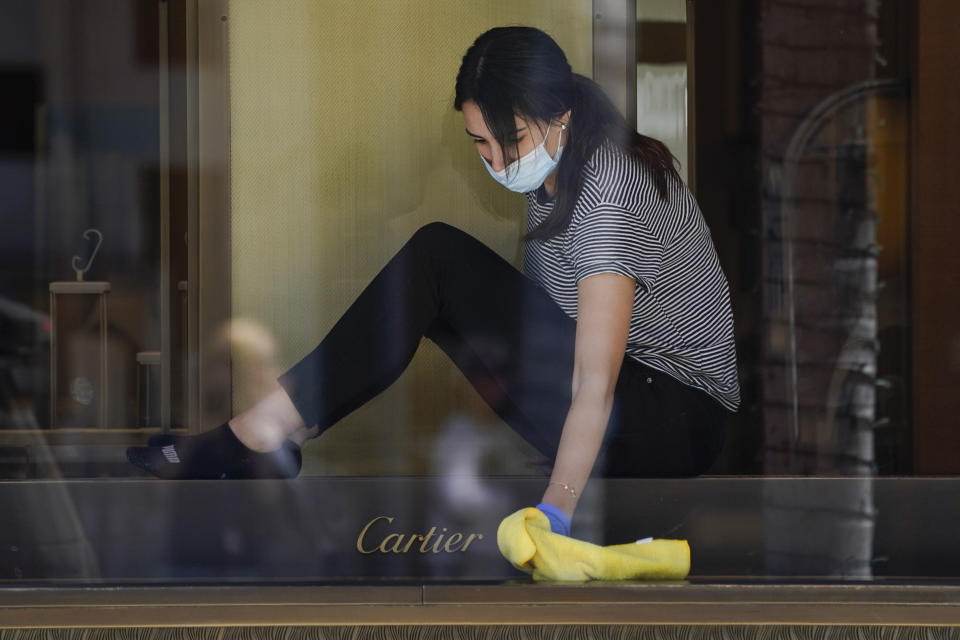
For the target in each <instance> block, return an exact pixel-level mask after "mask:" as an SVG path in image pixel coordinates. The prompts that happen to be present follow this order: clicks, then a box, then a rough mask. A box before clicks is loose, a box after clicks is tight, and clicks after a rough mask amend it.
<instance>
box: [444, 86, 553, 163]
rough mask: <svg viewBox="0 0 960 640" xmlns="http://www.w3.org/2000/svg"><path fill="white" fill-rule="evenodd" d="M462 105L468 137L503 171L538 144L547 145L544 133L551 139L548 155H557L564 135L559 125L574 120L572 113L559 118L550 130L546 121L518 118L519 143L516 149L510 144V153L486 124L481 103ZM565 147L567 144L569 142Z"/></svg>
mask: <svg viewBox="0 0 960 640" xmlns="http://www.w3.org/2000/svg"><path fill="white" fill-rule="evenodd" d="M461 106H462V111H463V122H464V125H466V129H467V135H469V136H470V137H471V138H473V141H474V144H476V145H477V150H478V151H479V152H480V155H481V156H482V157H483V159H484V160H486V161H487V163H488V164H489V165H490V168H491V169H493V170H494V171H502V170H503V169H504V168H505V167H506V166H507V165H509V164H510V163H511V162H514V161H515V160H516V159H517V158H519V157H522V156H524V155H526V154H528V153H530V152H531V151H533V149H534V148H535V147H536V146H537V145H539V144H540V143H541V142H543V136H544V134H546V136H547V144H546V145H545V148H546V150H547V153H549V154H550V157H554V156H556V155H557V150H558V149H559V147H560V132H561V130H560V127H559V126H557V124H559V123H561V122H562V123H567V122H569V120H570V112H569V111H568V112H567V113H565V114H564V115H563V116H561V117H560V118H558V120H557V122H556V123H554V126H552V127H550V130H549V131H547V123H546V122H543V121H539V120H534V119H532V118H523V117H521V116H515V118H516V123H517V133H516V136H517V144H516V146H514V145H510V144H508V145H507V148H506V150H504V149H501V148H500V145H499V144H497V141H496V139H495V138H494V137H493V134H492V133H490V130H489V129H488V128H487V123H486V122H484V121H483V114H482V113H481V112H480V107H478V106H477V103H476V102H473V101H472V100H467V101H465V102H464V103H463V105H461ZM568 132H569V130H568V131H565V132H564V136H566V134H567V133H568ZM564 144H566V141H565V140H564Z"/></svg>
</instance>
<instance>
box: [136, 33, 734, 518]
mask: <svg viewBox="0 0 960 640" xmlns="http://www.w3.org/2000/svg"><path fill="white" fill-rule="evenodd" d="M454 106H455V108H456V109H458V110H460V111H462V113H463V118H464V123H465V125H466V131H467V134H468V135H469V136H470V138H471V139H472V140H473V142H474V143H475V144H476V148H477V150H478V152H479V154H480V156H481V158H482V162H483V165H484V166H485V167H486V169H487V171H489V172H490V174H491V176H493V178H494V179H496V180H497V181H498V182H500V183H501V184H503V185H504V186H506V187H507V188H509V189H511V190H514V191H518V192H524V193H526V194H527V203H528V210H527V211H528V221H527V226H528V234H527V236H526V237H525V240H526V244H525V246H524V271H525V274H524V273H521V272H519V271H517V270H516V269H515V268H514V267H513V266H511V265H510V264H509V263H507V262H506V261H504V260H503V259H501V258H500V257H499V256H498V255H497V254H496V253H494V252H493V251H492V250H490V249H489V248H487V247H486V246H484V245H483V244H481V243H480V242H479V241H477V240H476V239H474V238H473V237H471V236H469V235H468V234H466V233H464V232H462V231H460V230H458V229H456V228H454V227H451V226H449V225H446V224H443V223H439V222H437V223H431V224H428V225H426V226H424V227H422V228H420V229H419V230H418V231H417V232H416V233H414V234H413V236H412V237H411V238H410V240H409V241H408V242H407V243H406V244H405V245H404V246H403V247H402V248H401V249H400V250H399V252H398V253H397V254H396V255H395V256H394V257H393V258H392V259H391V260H390V261H389V262H388V263H387V265H386V266H385V267H384V268H383V269H382V270H381V271H380V273H379V274H377V276H376V277H375V278H374V279H373V281H372V282H371V283H370V284H369V285H368V286H367V287H366V288H365V289H364V290H363V292H361V294H360V295H359V297H358V298H357V299H356V301H355V302H354V303H353V304H352V305H351V306H350V308H349V309H347V311H346V312H345V314H344V315H343V317H342V318H340V320H339V321H338V322H337V323H336V324H335V326H334V327H333V328H332V329H331V330H330V332H329V333H328V334H327V335H326V337H324V339H323V340H322V341H321V342H320V344H319V345H318V346H317V347H316V349H314V350H313V351H312V352H311V353H310V354H309V355H307V356H306V357H305V358H304V359H303V360H301V361H300V362H298V363H297V364H296V365H294V366H293V367H292V368H291V369H290V370H289V371H287V372H286V373H284V374H283V375H282V376H280V378H279V381H280V384H281V386H282V389H278V390H276V391H275V392H274V393H272V394H270V395H269V396H267V397H265V398H264V399H263V400H262V401H260V402H259V403H257V404H256V405H255V406H253V407H252V408H251V409H250V410H248V411H246V412H244V413H241V414H239V415H238V416H236V417H234V418H233V419H232V420H230V421H229V422H228V423H226V424H224V425H221V426H220V427H218V428H216V429H213V430H211V431H208V432H205V433H202V434H199V435H197V436H192V437H188V436H184V437H180V438H176V437H172V436H162V437H160V438H154V439H153V441H152V446H149V447H134V448H131V449H130V450H128V456H129V457H130V459H131V461H133V462H134V464H137V465H138V466H140V467H142V468H144V469H147V470H148V471H150V472H152V473H154V474H155V475H158V476H161V477H181V478H182V477H189V478H211V477H212V478H221V477H223V478H233V477H289V476H293V475H296V473H298V471H299V451H297V450H296V447H295V446H292V445H291V444H290V442H289V440H286V437H287V436H288V435H289V434H291V433H293V432H295V431H298V430H302V429H304V428H305V427H307V426H310V427H316V428H317V430H318V433H322V432H323V431H324V430H326V429H327V428H329V427H330V426H331V425H333V424H334V423H336V422H337V421H338V420H339V419H340V418H342V417H343V416H345V415H347V414H348V413H350V412H351V411H353V410H354V409H356V408H358V407H359V406H361V405H362V404H363V403H365V402H366V401H367V400H369V399H370V398H372V397H373V396H375V395H376V394H378V393H380V392H381V391H383V390H384V389H385V388H387V387H388V386H389V385H390V384H391V383H392V382H393V381H394V380H395V379H396V378H397V377H398V376H399V375H400V373H401V372H402V371H403V370H404V368H405V367H406V366H407V364H408V363H409V362H410V360H411V358H412V357H413V354H414V352H415V351H416V349H417V346H418V344H419V341H420V339H421V337H427V338H429V339H431V340H433V341H434V342H435V343H437V345H439V346H440V347H441V348H442V349H443V350H444V352H445V353H446V354H447V355H449V356H450V358H451V359H452V360H453V361H454V363H456V365H457V366H458V367H459V369H460V370H461V371H463V373H464V374H465V375H466V376H467V378H468V379H470V380H471V382H472V383H474V386H475V387H476V388H477V391H478V392H479V393H480V395H481V396H482V397H483V398H484V400H486V401H487V402H488V403H489V404H490V406H491V407H492V408H493V410H494V411H496V412H497V414H498V415H499V416H500V417H501V418H502V419H503V420H504V421H505V422H506V423H508V424H509V425H510V426H511V427H513V428H514V429H515V430H516V431H517V432H518V433H519V434H520V435H521V436H523V437H524V438H525V439H526V440H527V441H529V442H530V443H531V444H532V445H534V446H535V447H536V448H537V449H538V450H540V451H541V452H542V453H543V454H545V455H546V456H548V457H549V458H550V459H551V460H552V461H553V470H552V475H551V477H550V480H549V482H548V484H547V485H546V489H545V492H544V495H543V502H542V503H541V505H538V506H541V508H542V509H543V510H544V511H545V512H546V513H547V514H548V516H550V517H551V520H552V524H553V526H554V528H555V530H558V531H564V532H565V531H567V530H568V529H567V528H568V526H569V517H570V516H571V515H572V514H573V511H574V509H575V507H576V503H577V500H578V498H579V496H580V494H581V492H582V491H583V488H584V485H585V484H586V482H587V479H588V477H589V476H590V475H591V473H602V474H606V475H611V476H692V475H697V474H699V473H702V472H703V471H704V470H705V469H706V468H707V467H709V466H710V464H711V463H712V462H713V460H714V459H715V458H716V456H717V454H718V452H719V449H720V446H721V444H722V442H723V420H724V414H725V413H726V411H727V410H736V408H737V406H738V405H739V402H740V398H739V386H738V382H737V376H736V362H735V359H736V356H735V352H734V343H733V321H732V315H731V310H730V303H729V294H728V290H727V282H726V279H725V278H724V275H723V273H722V271H721V269H720V265H719V263H718V260H717V256H716V253H715V250H714V247H713V244H712V241H711V238H710V233H709V230H708V229H707V226H706V224H705V222H704V220H703V216H702V215H701V213H700V210H699V208H698V206H697V204H696V202H695V201H694V199H693V197H692V195H691V194H690V192H689V191H688V190H687V188H686V187H685V186H684V185H683V183H682V181H681V179H680V177H679V176H678V174H677V172H676V170H675V169H674V166H673V157H672V156H671V155H670V152H669V151H668V150H667V148H666V147H664V146H663V145H662V144H661V143H659V142H657V141H655V140H653V139H650V138H647V137H645V136H642V135H640V134H638V133H636V132H635V131H634V130H633V128H632V127H631V126H629V125H628V124H627V123H626V121H625V120H624V119H623V117H622V116H621V115H620V114H619V113H618V112H617V110H616V108H615V107H614V106H613V104H612V103H611V102H610V101H609V99H608V98H607V97H606V96H605V95H604V94H603V92H602V91H601V90H600V89H599V87H598V86H597V85H596V84H595V83H593V82H592V81H591V80H589V79H587V78H585V77H583V76H580V75H577V74H574V73H572V72H571V69H570V66H569V64H568V63H567V60H566V58H565V56H564V54H563V52H562V51H561V50H560V48H559V47H558V46H557V45H556V43H555V42H554V41H553V40H552V39H551V38H550V37H549V36H547V35H546V34H544V33H543V32H541V31H538V30H536V29H532V28H527V27H506V28H497V29H492V30H490V31H488V32H486V33H484V34H482V35H481V36H480V37H479V38H478V39H477V40H476V42H474V43H473V45H472V46H471V47H470V49H469V50H468V51H467V53H466V55H465V56H464V58H463V61H462V64H461V67H460V71H459V74H458V76H457V81H456V97H455V103H454ZM601 454H602V455H601ZM598 459H599V460H601V463H600V464H597V461H598ZM595 467H596V468H595Z"/></svg>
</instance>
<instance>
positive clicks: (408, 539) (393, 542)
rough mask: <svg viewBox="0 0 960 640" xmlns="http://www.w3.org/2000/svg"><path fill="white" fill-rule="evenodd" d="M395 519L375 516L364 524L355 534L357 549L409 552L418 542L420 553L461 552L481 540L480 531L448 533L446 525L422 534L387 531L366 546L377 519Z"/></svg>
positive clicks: (432, 528)
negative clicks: (438, 529) (372, 543)
mask: <svg viewBox="0 0 960 640" xmlns="http://www.w3.org/2000/svg"><path fill="white" fill-rule="evenodd" d="M395 519H396V518H393V517H391V516H377V517H376V518H374V519H373V520H371V521H370V522H368V523H367V524H365V525H364V526H363V529H361V530H360V535H358V536H357V551H359V552H360V553H362V554H365V555H369V554H371V553H409V552H410V551H411V550H412V549H413V548H414V546H415V545H417V543H419V548H418V549H417V551H419V552H420V553H441V552H445V553H455V552H457V551H459V552H460V553H463V552H464V551H466V550H467V549H468V548H469V547H470V545H471V544H473V542H474V541H475V540H483V534H482V533H471V534H469V535H468V534H464V533H458V532H454V533H451V534H448V533H447V528H446V527H442V528H441V529H440V532H439V533H437V528H436V527H430V530H429V531H427V533H426V534H424V535H421V534H418V533H409V534H403V533H388V534H387V535H386V536H385V537H384V538H383V539H381V540H380V543H379V544H377V545H376V546H375V547H374V548H372V549H368V548H366V536H367V534H368V533H369V532H370V529H371V528H372V527H373V525H374V523H376V522H377V521H379V520H386V521H387V524H392V523H393V521H394V520H395ZM461 542H462V543H463V544H462V545H461Z"/></svg>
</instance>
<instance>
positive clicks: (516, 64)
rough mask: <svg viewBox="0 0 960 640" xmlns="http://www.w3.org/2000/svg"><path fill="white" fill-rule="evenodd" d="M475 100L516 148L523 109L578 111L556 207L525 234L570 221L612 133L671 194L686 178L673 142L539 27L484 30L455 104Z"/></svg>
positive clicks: (470, 53)
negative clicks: (589, 168)
mask: <svg viewBox="0 0 960 640" xmlns="http://www.w3.org/2000/svg"><path fill="white" fill-rule="evenodd" d="M467 101H473V102H475V103H476V104H477V107H479V109H480V113H481V114H482V115H483V120H484V122H485V123H486V125H487V128H488V129H490V133H492V134H493V137H494V138H495V139H496V141H497V143H498V144H499V145H500V148H501V149H506V148H507V145H509V144H512V145H513V146H514V148H516V145H517V142H516V128H517V127H516V120H515V116H516V115H520V116H527V117H530V118H534V119H535V120H539V121H542V122H552V121H554V120H555V119H556V118H558V117H560V116H562V115H563V114H565V113H566V112H567V111H570V123H569V125H570V127H569V129H568V133H567V136H568V137H567V140H566V141H565V142H564V148H563V155H562V156H561V158H560V164H559V166H558V167H557V190H556V200H555V205H554V208H553V211H552V212H551V214H550V215H549V216H548V217H547V218H546V219H545V220H544V221H543V222H542V223H541V224H540V225H539V226H537V228H536V229H533V230H531V231H530V232H529V233H528V234H527V235H526V236H524V239H525V240H532V239H536V240H544V239H548V238H551V237H553V236H555V235H557V234H559V233H562V232H563V231H564V229H566V228H567V226H568V225H569V224H570V219H571V218H572V217H573V208H574V205H575V204H576V202H577V199H578V198H579V197H580V191H581V189H582V188H583V167H584V165H586V163H587V160H589V159H590V157H591V156H592V155H593V153H594V152H595V151H596V150H597V148H599V147H600V145H602V144H603V143H604V141H606V140H609V141H611V142H612V143H614V144H616V145H618V146H619V147H620V148H621V149H624V150H625V151H627V152H629V153H632V154H634V155H635V156H637V157H638V158H639V159H640V161H641V162H642V163H643V164H644V166H646V167H647V168H648V169H649V170H650V171H652V173H653V180H654V185H655V186H656V189H657V192H658V193H659V194H660V197H661V198H662V199H663V200H665V201H666V200H668V198H669V196H668V193H669V192H668V189H667V181H668V180H669V179H676V180H677V182H679V181H680V176H679V174H678V173H677V170H676V168H675V167H674V157H673V155H671V153H670V151H669V149H667V147H666V146H665V145H664V144H663V143H662V142H660V141H658V140H654V139H653V138H649V137H647V136H644V135H641V134H639V133H637V131H636V130H635V129H634V127H633V126H631V125H629V124H627V121H626V120H625V119H624V117H623V116H622V115H620V112H619V111H617V108H616V107H615V106H614V105H613V103H612V102H610V99H609V98H608V97H607V96H606V94H605V93H604V92H603V90H602V89H601V88H600V87H599V86H598V85H597V84H596V83H595V82H594V81H593V80H591V79H589V78H587V77H584V76H581V75H579V74H576V73H573V72H572V70H571V68H570V64H569V63H568V62H567V57H566V56H565V55H564V54H563V51H562V50H561V49H560V47H559V46H558V45H557V43H556V42H554V41H553V39H552V38H551V37H550V36H548V35H547V34H546V33H544V32H543V31H540V30H539V29H534V28H533V27H496V28H494V29H490V30H489V31H487V32H485V33H483V34H481V35H480V37H479V38H477V39H476V41H474V43H473V44H472V45H471V46H470V48H469V49H467V52H466V53H465V54H464V56H463V62H461V63H460V71H459V72H458V73H457V84H456V95H455V98H454V103H453V106H454V108H455V109H456V110H457V111H460V110H461V109H462V108H463V103H464V102H467Z"/></svg>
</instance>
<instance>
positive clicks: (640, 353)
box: [523, 144, 740, 411]
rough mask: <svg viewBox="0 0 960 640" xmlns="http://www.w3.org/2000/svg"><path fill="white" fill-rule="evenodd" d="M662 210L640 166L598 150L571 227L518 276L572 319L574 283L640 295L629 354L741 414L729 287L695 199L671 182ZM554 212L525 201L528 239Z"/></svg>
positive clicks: (530, 249) (531, 196) (531, 246)
mask: <svg viewBox="0 0 960 640" xmlns="http://www.w3.org/2000/svg"><path fill="white" fill-rule="evenodd" d="M668 189H669V196H670V197H669V202H664V201H663V200H662V199H661V198H660V195H659V194H658V193H657V190H656V188H655V187H654V183H653V176H652V174H651V173H650V172H649V171H648V170H647V169H645V168H644V167H643V166H642V165H641V163H640V162H639V160H637V159H635V158H634V157H633V156H631V155H629V154H627V153H625V152H623V151H622V150H620V149H618V148H616V147H615V146H613V145H610V144H606V145H603V146H602V147H601V148H600V149H598V150H597V152H596V153H595V154H594V156H593V158H592V159H591V160H590V161H589V162H588V163H587V165H586V167H585V177H584V185H583V191H582V192H581V195H580V199H579V200H578V201H577V204H576V207H575V208H574V213H573V219H572V220H571V221H570V226H569V227H567V229H566V230H565V231H564V232H563V233H562V234H560V235H557V236H555V237H553V238H551V239H550V240H547V241H539V240H531V241H528V242H526V243H525V246H524V258H523V262H524V267H523V270H524V273H526V275H527V276H529V277H530V278H532V279H533V280H534V281H536V282H537V283H538V284H540V286H542V287H543V288H544V289H545V290H546V291H547V293H548V294H549V295H550V297H551V298H553V300H554V301H555V302H556V303H557V304H558V305H560V307H561V308H562V309H563V311H564V312H565V313H566V314H567V315H568V316H570V317H571V318H573V319H576V318H577V283H578V282H579V281H580V280H582V279H583V278H585V277H587V276H590V275H594V274H597V273H619V274H621V275H624V276H627V277H630V278H633V279H635V280H636V281H637V283H638V286H637V287H636V289H635V294H634V299H633V316H632V318H631V321H630V331H629V334H628V336H627V349H626V351H627V354H628V355H629V356H631V357H633V358H635V359H636V360H638V361H639V362H641V363H643V364H645V365H647V366H649V367H651V368H653V369H657V370H658V371H663V372H664V373H666V374H668V375H671V376H673V377H674V378H676V379H677V380H679V381H680V382H683V383H685V384H687V385H689V386H691V387H694V388H696V389H701V390H703V391H705V392H707V393H708V394H710V395H711V396H713V397H714V398H716V399H717V400H718V401H719V402H720V403H721V404H722V405H723V406H724V407H726V408H728V409H730V410H731V411H735V410H736V409H737V407H738V406H739V405H740V384H739V381H738V379H737V362H736V351H735V348H734V338H733V314H732V311H731V309H730V294H729V290H728V285H727V279H726V277H725V276H724V274H723V271H722V270H721V268H720V263H719V261H718V260H717V254H716V250H715V249H714V246H713V241H712V240H711V237H710V230H709V229H708V228H707V225H706V222H705V221H704V219H703V214H702V213H701V212H700V207H699V206H698V205H697V202H696V200H695V199H694V198H693V195H692V194H691V193H690V191H689V189H687V187H686V185H684V184H680V183H675V182H674V181H670V180H668ZM552 209H553V203H552V202H543V201H541V200H540V199H538V197H537V192H530V193H528V194H527V230H528V231H530V230H532V229H533V228H534V227H535V226H537V225H538V224H539V223H540V222H541V221H542V220H543V219H544V218H545V217H546V216H547V215H548V214H549V213H550V212H551V210H552Z"/></svg>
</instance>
